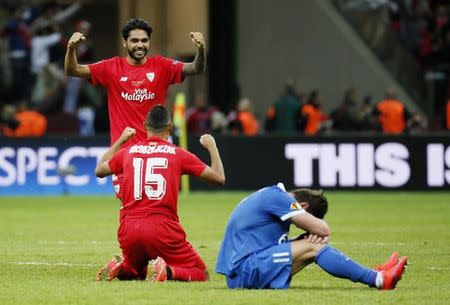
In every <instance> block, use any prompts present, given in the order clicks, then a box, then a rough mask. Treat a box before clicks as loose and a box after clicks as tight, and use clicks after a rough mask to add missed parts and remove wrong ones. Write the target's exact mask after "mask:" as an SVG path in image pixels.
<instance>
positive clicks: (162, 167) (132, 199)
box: [108, 137, 206, 221]
mask: <svg viewBox="0 0 450 305" xmlns="http://www.w3.org/2000/svg"><path fill="white" fill-rule="evenodd" d="M108 164H109V167H110V169H111V171H112V172H113V173H114V174H116V175H118V174H122V175H123V179H124V182H123V184H122V187H123V189H122V190H121V191H122V194H123V200H122V209H121V213H120V214H121V219H122V218H123V217H124V216H126V217H145V216H148V215H165V216H167V217H169V218H170V219H172V220H176V221H178V213H177V202H178V190H179V188H180V180H181V179H180V178H181V175H184V174H188V175H191V176H199V175H200V174H201V173H202V172H203V170H204V169H205V167H206V164H205V163H203V162H202V161H201V160H200V159H199V158H198V157H197V156H195V155H194V154H192V153H190V152H188V151H186V150H184V149H182V148H179V147H178V146H175V145H173V144H171V143H169V142H167V141H164V140H162V139H161V138H157V137H151V138H149V139H147V140H144V141H141V142H139V143H136V144H134V145H132V146H129V147H125V148H122V149H121V150H120V151H119V152H118V153H117V154H116V155H114V157H112V158H111V160H109V162H108Z"/></svg>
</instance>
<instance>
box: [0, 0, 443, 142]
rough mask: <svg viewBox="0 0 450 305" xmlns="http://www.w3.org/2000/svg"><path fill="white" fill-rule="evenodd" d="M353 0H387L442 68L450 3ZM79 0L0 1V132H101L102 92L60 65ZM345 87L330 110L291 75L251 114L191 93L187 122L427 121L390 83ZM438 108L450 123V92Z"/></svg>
mask: <svg viewBox="0 0 450 305" xmlns="http://www.w3.org/2000/svg"><path fill="white" fill-rule="evenodd" d="M350 2H355V3H356V2H367V3H372V4H373V5H375V4H377V3H385V4H386V3H387V4H389V7H390V18H391V19H390V26H391V28H392V30H393V31H396V32H397V33H398V35H399V37H400V39H401V40H402V41H404V43H405V44H406V45H408V46H409V47H410V50H411V52H413V53H414V54H416V55H417V58H418V60H419V61H420V62H422V63H423V65H426V66H439V67H443V69H444V71H447V72H446V73H448V67H449V65H450V53H449V50H450V31H449V29H450V24H449V23H448V16H449V13H450V5H449V4H448V3H447V2H446V1H438V0H423V1H420V0H417V1H400V0H398V1H349V3H350ZM80 7H81V4H80V3H78V2H74V3H72V4H70V5H67V4H66V5H61V4H60V3H59V2H58V1H50V2H47V3H46V4H45V5H42V6H36V5H31V4H29V2H28V1H21V2H20V4H19V5H17V6H8V5H6V4H2V5H1V6H0V16H1V17H2V18H1V20H4V21H3V22H1V23H0V136H9V137H23V136H42V135H44V134H79V135H83V136H84V135H86V136H89V135H94V134H96V133H97V134H101V133H105V132H107V130H106V129H107V128H108V127H107V126H109V124H108V122H107V120H108V114H107V102H106V96H105V93H104V91H103V90H101V89H98V88H96V87H94V86H92V85H91V84H90V83H89V82H87V81H85V80H83V79H81V78H75V77H68V76H65V75H64V72H63V64H64V53H65V49H66V45H67V41H68V36H69V34H70V33H72V32H75V31H76V32H81V33H83V34H84V35H85V36H86V37H88V36H89V31H90V29H91V24H90V22H88V21H86V20H80V19H77V18H75V17H76V13H77V11H78V10H79V9H80ZM93 48H94V46H93V45H92V40H90V39H86V40H85V41H84V42H83V43H82V45H81V46H80V47H79V48H78V49H77V50H78V54H77V56H78V60H79V62H80V63H92V62H94V55H93ZM445 67H446V68H445ZM445 69H447V70H445ZM275 90H276V89H275ZM343 91H344V92H343V97H342V100H341V101H339V100H336V101H327V103H328V105H330V102H331V103H332V104H333V105H336V106H335V107H334V109H333V110H332V111H331V112H329V113H326V112H325V111H324V110H323V103H322V96H321V93H320V90H318V89H315V90H312V91H311V92H310V93H308V94H305V93H302V92H300V91H299V90H297V89H296V88H295V86H294V85H293V83H287V84H286V88H285V89H284V92H283V93H282V94H281V95H280V97H279V98H278V99H277V100H276V101H273V103H272V104H271V106H270V107H269V109H267V110H266V111H265V110H259V111H258V112H257V113H261V112H262V113H265V115H257V114H256V113H255V111H254V110H255V109H254V108H255V103H253V102H252V100H251V99H250V98H249V97H245V96H243V97H241V98H240V99H239V100H238V101H235V102H234V103H233V102H231V103H230V105H234V104H235V105H236V106H235V107H233V109H231V111H230V109H226V111H227V113H225V112H223V110H224V109H218V108H217V107H215V106H213V105H214V101H208V100H207V99H206V97H205V95H206V94H205V93H204V92H196V93H195V94H193V96H194V97H193V98H192V101H191V102H190V103H189V104H190V105H191V107H190V108H189V109H188V111H187V117H186V120H187V130H188V132H190V133H195V134H202V133H205V132H210V133H214V134H231V135H245V136H253V135H257V134H291V135H294V134H306V135H314V134H318V133H329V132H333V131H338V132H346V131H373V132H383V133H390V134H402V133H415V132H420V131H425V130H429V129H430V128H429V127H428V126H427V119H426V118H424V117H422V116H420V115H419V114H417V113H413V112H411V111H409V110H408V109H407V108H406V107H405V105H404V104H403V103H402V101H400V100H398V99H397V97H396V94H395V92H394V91H393V90H392V89H389V88H387V89H386V92H385V98H384V99H383V100H381V101H374V100H373V99H372V97H371V95H370V94H367V95H366V96H364V97H359V96H358V89H357V88H347V89H344V88H343ZM447 91H449V90H448V88H447ZM170 102H171V101H169V103H170ZM443 113H445V114H446V118H445V124H443V125H444V126H442V127H443V128H446V129H450V99H448V101H447V104H446V111H445V112H443Z"/></svg>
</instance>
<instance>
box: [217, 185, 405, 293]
mask: <svg viewBox="0 0 450 305" xmlns="http://www.w3.org/2000/svg"><path fill="white" fill-rule="evenodd" d="M327 210H328V201H327V199H326V197H325V196H324V195H323V193H322V191H314V190H309V189H298V190H294V191H292V192H290V193H289V192H286V190H285V188H284V186H283V184H282V183H278V185H273V186H269V187H265V188H263V189H260V190H259V191H257V192H254V193H252V194H251V195H250V196H248V197H246V198H244V199H243V200H242V201H241V202H240V203H239V204H238V206H237V207H236V208H235V209H234V211H233V213H232V214H231V217H230V219H229V221H228V225H227V228H226V231H225V237H224V239H223V242H222V245H221V247H220V252H219V257H218V260H217V264H216V272H217V273H220V274H223V275H225V276H226V280H227V285H228V287H229V288H246V289H264V288H275V289H285V288H289V285H290V282H291V278H292V276H293V275H295V274H296V273H297V272H299V271H300V270H302V269H303V268H304V267H306V266H307V265H309V264H311V263H313V262H315V263H316V264H317V265H319V266H320V267H321V268H322V269H323V270H325V271H326V272H328V273H329V274H331V275H333V276H336V277H340V278H345V279H349V280H351V281H353V282H359V283H363V284H366V285H368V286H370V287H376V288H379V289H394V288H395V286H396V285H397V282H398V281H399V280H400V279H401V277H402V275H403V271H404V269H405V266H406V264H407V257H406V256H403V257H401V258H399V254H398V253H397V252H394V253H393V254H392V255H391V257H390V258H389V260H388V261H387V262H386V263H384V264H382V265H381V266H379V267H377V268H375V269H368V268H365V267H363V266H361V265H359V264H358V263H356V262H355V261H353V260H352V259H350V258H349V257H347V256H345V255H344V254H343V253H341V252H339V251H338V250H336V249H334V248H333V247H331V246H329V245H328V244H327V243H328V238H329V235H330V229H329V227H328V225H327V223H326V222H325V221H324V220H323V217H324V216H325V214H326V212H327ZM291 224H294V225H295V226H297V227H298V228H300V229H302V230H304V231H306V232H307V233H304V234H302V235H300V236H299V237H297V238H294V239H291V240H289V237H288V236H289V227H290V225H291Z"/></svg>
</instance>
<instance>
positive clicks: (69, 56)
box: [64, 32, 91, 78]
mask: <svg viewBox="0 0 450 305" xmlns="http://www.w3.org/2000/svg"><path fill="white" fill-rule="evenodd" d="M84 40H86V37H84V35H83V34H81V33H79V32H75V33H73V34H72V36H71V37H70V39H69V42H68V43H67V50H66V56H65V58H64V73H65V74H66V75H68V76H75V77H82V78H89V77H90V76H91V70H90V69H89V67H88V66H87V65H80V64H78V59H77V47H78V45H79V44H80V43H81V42H83V41H84Z"/></svg>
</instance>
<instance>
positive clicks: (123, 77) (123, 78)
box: [120, 76, 128, 82]
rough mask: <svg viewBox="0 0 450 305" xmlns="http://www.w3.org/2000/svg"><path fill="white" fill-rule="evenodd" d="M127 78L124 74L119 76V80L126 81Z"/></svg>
mask: <svg viewBox="0 0 450 305" xmlns="http://www.w3.org/2000/svg"><path fill="white" fill-rule="evenodd" d="M127 80H128V77H126V76H122V77H121V78H120V81H121V82H126V81H127Z"/></svg>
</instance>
